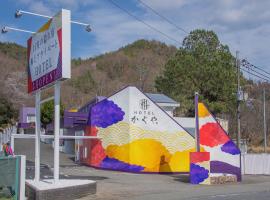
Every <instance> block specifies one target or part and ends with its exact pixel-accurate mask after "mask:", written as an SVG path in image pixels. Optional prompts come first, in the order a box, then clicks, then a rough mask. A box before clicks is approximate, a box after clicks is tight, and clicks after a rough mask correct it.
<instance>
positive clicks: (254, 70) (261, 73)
mask: <svg viewBox="0 0 270 200" xmlns="http://www.w3.org/2000/svg"><path fill="white" fill-rule="evenodd" d="M242 66H243V67H245V68H247V69H248V70H251V71H253V72H255V73H257V74H259V75H261V76H264V77H265V78H267V79H270V77H269V76H267V75H265V74H262V73H260V72H258V71H256V70H254V69H252V68H250V67H249V66H246V65H242Z"/></svg>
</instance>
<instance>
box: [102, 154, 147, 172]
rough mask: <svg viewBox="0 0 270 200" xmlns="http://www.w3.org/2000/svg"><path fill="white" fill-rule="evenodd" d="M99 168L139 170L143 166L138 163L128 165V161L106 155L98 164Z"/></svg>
mask: <svg viewBox="0 0 270 200" xmlns="http://www.w3.org/2000/svg"><path fill="white" fill-rule="evenodd" d="M100 167H101V168H104V169H112V170H121V171H131V172H140V171H142V170H143V169H144V167H142V166H139V165H130V164H128V163H125V162H122V161H119V160H117V159H114V158H108V157H106V158H105V159H104V160H103V161H102V162H101V164H100Z"/></svg>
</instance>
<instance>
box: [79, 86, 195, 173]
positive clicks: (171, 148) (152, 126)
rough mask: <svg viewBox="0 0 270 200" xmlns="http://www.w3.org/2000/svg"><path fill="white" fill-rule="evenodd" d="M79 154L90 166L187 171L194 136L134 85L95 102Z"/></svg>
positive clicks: (130, 169)
mask: <svg viewBox="0 0 270 200" xmlns="http://www.w3.org/2000/svg"><path fill="white" fill-rule="evenodd" d="M86 133H87V135H97V136H99V137H101V138H102V139H101V140H96V141H93V140H88V141H87V140H85V141H84V145H83V146H84V147H83V148H82V152H81V155H83V158H82V159H83V161H84V162H85V163H86V164H88V165H91V166H94V167H99V168H105V169H113V170H121V171H132V172H189V169H190V160H189V152H192V151H194V146H195V145H194V138H193V137H192V136H191V135H190V134H189V133H188V132H186V131H185V130H184V129H183V128H182V127H181V126H180V125H179V124H178V123H177V122H176V121H175V120H173V119H172V118H171V117H170V116H169V115H168V114H167V113H165V112H164V111H163V110H162V109H161V108H159V107H158V106H157V105H156V104H155V103H153V102H152V101H151V100H150V99H149V98H148V97H147V96H145V95H144V94H143V93H142V92H141V91H139V90H138V89H137V88H136V87H127V88H125V89H123V90H121V91H119V92H117V93H116V94H114V95H113V96H111V97H109V98H107V99H105V100H103V101H101V102H99V103H97V104H96V105H94V106H93V107H92V108H91V111H90V114H89V121H88V127H87V130H86Z"/></svg>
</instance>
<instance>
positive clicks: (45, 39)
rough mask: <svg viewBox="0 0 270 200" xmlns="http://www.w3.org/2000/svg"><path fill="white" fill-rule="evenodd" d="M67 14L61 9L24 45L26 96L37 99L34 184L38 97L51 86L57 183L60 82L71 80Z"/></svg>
mask: <svg viewBox="0 0 270 200" xmlns="http://www.w3.org/2000/svg"><path fill="white" fill-rule="evenodd" d="M70 22H71V21H70V11H69V10H65V9H62V10H61V11H60V12H59V13H58V14H56V15H55V16H54V17H52V18H51V19H49V20H48V21H47V23H45V24H44V25H43V26H42V27H41V28H40V29H39V30H38V31H37V32H36V33H34V34H33V35H32V37H30V38H29V39H28V41H27V59H28V93H35V96H36V140H35V180H36V181H39V179H40V95H41V91H42V90H44V89H46V88H48V87H50V86H54V181H55V182H57V181H58V180H59V134H60V95H61V94H60V82H61V81H63V80H65V79H69V78H70V77H71V68H70V58H71V48H70V46H71V33H70V29H71V27H70Z"/></svg>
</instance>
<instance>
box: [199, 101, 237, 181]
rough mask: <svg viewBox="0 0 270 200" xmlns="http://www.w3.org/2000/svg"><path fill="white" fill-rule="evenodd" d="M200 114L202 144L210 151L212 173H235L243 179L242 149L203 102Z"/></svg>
mask: <svg viewBox="0 0 270 200" xmlns="http://www.w3.org/2000/svg"><path fill="white" fill-rule="evenodd" d="M198 115H199V127H200V146H201V147H202V148H203V149H204V150H205V151H207V152H210V173H226V174H234V175H236V176H237V180H238V181H241V161H240V158H241V155H240V153H241V152H240V150H239V149H238V147H237V146H236V145H235V144H234V142H233V141H232V140H231V139H230V138H229V136H228V134H227V133H226V132H225V131H224V130H223V128H222V127H221V126H220V125H219V123H218V122H217V120H216V119H215V117H214V116H213V115H212V114H211V113H210V112H209V110H208V109H207V107H206V106H205V105H204V104H203V103H199V104H198Z"/></svg>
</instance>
